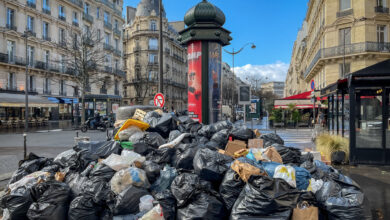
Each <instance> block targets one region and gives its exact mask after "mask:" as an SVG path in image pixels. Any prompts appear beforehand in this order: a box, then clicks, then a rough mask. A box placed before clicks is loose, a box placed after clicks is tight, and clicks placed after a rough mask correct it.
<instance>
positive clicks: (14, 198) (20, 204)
mask: <svg viewBox="0 0 390 220" xmlns="http://www.w3.org/2000/svg"><path fill="white" fill-rule="evenodd" d="M32 202H33V201H32V199H31V195H30V189H27V188H25V187H24V186H22V187H19V188H17V189H15V190H14V191H12V192H11V193H10V194H9V195H5V196H3V197H2V198H1V201H0V207H1V208H3V209H8V212H9V217H10V220H24V219H28V218H27V216H26V214H27V211H28V209H29V207H30V205H31V203H32Z"/></svg>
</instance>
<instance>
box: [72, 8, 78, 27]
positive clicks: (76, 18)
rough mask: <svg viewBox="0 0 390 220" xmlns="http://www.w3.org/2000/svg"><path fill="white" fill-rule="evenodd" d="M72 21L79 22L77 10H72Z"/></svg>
mask: <svg viewBox="0 0 390 220" xmlns="http://www.w3.org/2000/svg"><path fill="white" fill-rule="evenodd" d="M73 23H75V24H78V23H79V16H78V15H77V12H75V11H74V12H73Z"/></svg>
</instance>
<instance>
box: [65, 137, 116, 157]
mask: <svg viewBox="0 0 390 220" xmlns="http://www.w3.org/2000/svg"><path fill="white" fill-rule="evenodd" d="M73 149H74V150H75V151H76V152H79V151H82V150H87V152H88V155H89V156H90V158H91V160H97V159H99V158H107V157H108V156H110V155H111V154H120V153H121V150H122V148H121V146H120V144H119V143H118V142H116V141H88V142H87V141H83V142H79V143H78V144H77V145H76V146H75V147H74V148H73Z"/></svg>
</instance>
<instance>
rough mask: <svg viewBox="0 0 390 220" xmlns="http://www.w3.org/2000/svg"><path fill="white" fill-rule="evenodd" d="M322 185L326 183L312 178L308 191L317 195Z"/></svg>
mask: <svg viewBox="0 0 390 220" xmlns="http://www.w3.org/2000/svg"><path fill="white" fill-rule="evenodd" d="M322 185H324V181H322V180H315V179H313V178H311V179H310V181H309V186H308V187H307V191H311V192H313V193H316V192H317V191H318V190H320V189H321V187H322Z"/></svg>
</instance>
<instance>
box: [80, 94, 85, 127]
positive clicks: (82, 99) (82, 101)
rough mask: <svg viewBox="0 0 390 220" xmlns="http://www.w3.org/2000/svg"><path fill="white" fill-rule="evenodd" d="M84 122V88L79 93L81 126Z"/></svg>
mask: <svg viewBox="0 0 390 220" xmlns="http://www.w3.org/2000/svg"><path fill="white" fill-rule="evenodd" d="M84 122H85V87H84V88H83V89H82V91H81V124H84Z"/></svg>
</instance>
